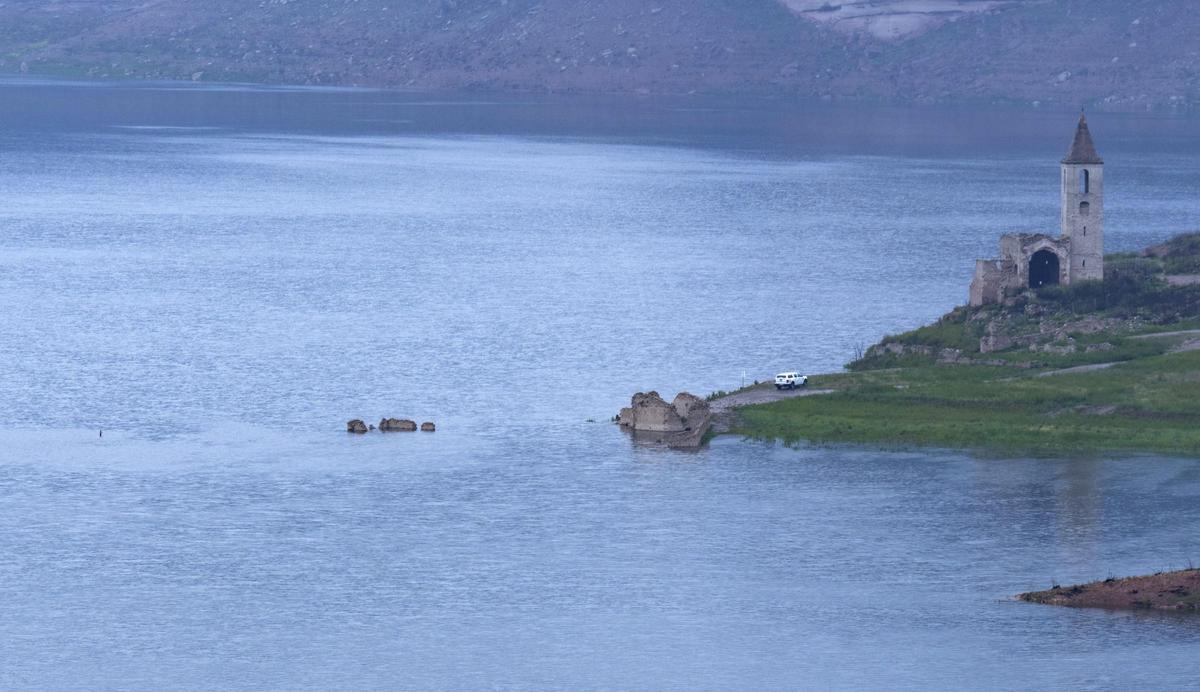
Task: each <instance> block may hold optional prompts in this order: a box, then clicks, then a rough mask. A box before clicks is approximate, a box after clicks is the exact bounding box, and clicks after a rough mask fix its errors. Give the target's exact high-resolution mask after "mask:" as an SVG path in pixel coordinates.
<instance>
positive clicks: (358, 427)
mask: <svg viewBox="0 0 1200 692" xmlns="http://www.w3.org/2000/svg"><path fill="white" fill-rule="evenodd" d="M346 432H348V433H354V434H355V435H365V434H367V424H366V423H364V422H362V421H360V420H358V419H357V418H355V419H354V420H352V421H350V422H349V423H346Z"/></svg>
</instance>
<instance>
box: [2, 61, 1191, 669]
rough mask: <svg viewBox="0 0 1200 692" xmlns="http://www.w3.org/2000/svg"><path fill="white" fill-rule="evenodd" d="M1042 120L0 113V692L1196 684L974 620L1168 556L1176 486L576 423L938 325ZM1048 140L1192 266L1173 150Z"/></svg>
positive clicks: (898, 112) (20, 92) (1179, 163)
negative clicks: (635, 398)
mask: <svg viewBox="0 0 1200 692" xmlns="http://www.w3.org/2000/svg"><path fill="white" fill-rule="evenodd" d="M1075 118H1076V116H1075V115H1074V114H1071V113H1042V112H1029V111H998V112H991V113H988V112H986V111H932V110H902V109H892V110H887V109H863V110H854V109H847V108H840V107H837V106H812V105H802V104H790V105H789V104H784V103H777V104H746V103H736V102H720V101H707V100H702V99H678V100H666V99H657V100H656V99H640V100H637V99H634V100H625V101H617V100H603V99H588V100H584V99H557V100H555V99H547V98H513V97H506V98H491V97H482V96H470V97H463V96H458V97H446V96H444V95H441V96H438V95H434V96H431V95H428V94H406V93H395V92H376V91H356V90H341V91H335V90H327V91H310V90H268V89H249V88H233V87H230V88H211V87H208V88H192V87H181V86H179V85H141V86H131V85H122V84H110V85H82V84H81V85H72V84H63V83H59V84H45V83H33V82H8V83H4V84H2V85H0V314H3V316H4V320H3V328H2V329H0V363H2V364H3V366H2V368H0V402H2V403H3V406H0V555H3V559H2V560H0V608H2V609H3V611H2V612H3V617H0V688H3V689H92V690H99V689H155V690H161V689H252V690H259V689H263V690H266V689H280V690H303V689H313V690H326V689H355V690H361V689H380V690H384V689H387V690H391V689H471V690H474V689H527V688H541V689H679V690H695V689H722V690H723V689H779V690H794V689H838V690H842V689H844V690H858V689H911V690H932V689H947V690H957V689H964V688H981V689H1014V690H1016V689H1050V688H1059V689H1068V688H1069V689H1097V690H1102V689H1131V688H1141V689H1156V690H1183V689H1195V685H1196V680H1197V679H1198V678H1200V656H1197V652H1198V651H1200V618H1184V617H1173V616H1170V615H1163V614H1147V613H1136V614H1134V613H1108V612H1099V611H1087V612H1083V611H1070V610H1064V609H1054V608H1046V607H1038V606H1031V605H1027V604H1020V603H1016V602H1013V601H1011V600H1009V598H1010V596H1012V595H1013V594H1015V593H1017V592H1020V591H1024V590H1029V589H1035V588H1046V587H1048V586H1049V585H1050V583H1051V582H1052V581H1054V580H1057V581H1059V582H1061V583H1073V582H1076V581H1081V580H1092V579H1095V578H1103V577H1106V576H1109V575H1127V574H1135V573H1143V572H1147V571H1155V570H1158V569H1165V568H1169V567H1176V568H1178V567H1183V566H1186V565H1187V564H1188V562H1189V560H1192V561H1200V463H1197V462H1196V461H1192V460H1179V459H1163V458H1109V459H1086V458H1085V459H1011V458H985V457H979V456H976V455H969V454H963V453H956V452H881V451H873V450H865V449H858V448H834V449H826V448H801V449H788V448H785V447H782V446H779V445H773V444H765V443H756V442H745V441H740V440H732V439H723V440H720V441H718V442H717V443H716V444H714V445H713V446H712V447H711V448H710V449H707V450H705V451H702V452H700V453H696V454H680V453H671V452H666V451H663V450H658V449H654V448H647V447H635V446H633V445H631V444H630V442H629V441H628V439H627V438H626V437H625V436H623V435H622V434H621V433H620V432H619V431H618V430H617V429H616V428H615V427H613V426H612V425H610V424H608V423H607V422H606V421H607V420H608V419H609V418H610V417H611V416H612V414H613V413H615V412H616V411H617V409H618V408H620V407H621V406H622V405H623V404H624V403H625V402H627V401H628V397H629V396H630V395H631V394H632V393H633V392H635V391H638V390H645V389H651V388H653V389H658V390H659V391H662V392H664V393H665V394H668V395H673V394H674V392H675V391H678V390H680V389H687V390H690V391H692V392H695V393H699V394H705V393H707V392H709V391H713V390H717V389H731V388H734V387H737V386H738V385H740V384H741V381H742V377H743V373H745V375H746V377H748V378H749V379H762V378H765V377H767V376H770V375H771V374H773V373H774V372H776V371H779V370H785V369H800V370H804V371H809V372H819V371H830V370H836V369H837V368H839V367H840V366H841V364H842V363H844V362H845V361H847V360H848V359H849V358H850V357H851V354H852V352H853V350H854V348H855V346H856V345H859V344H867V343H871V342H874V341H876V340H877V339H878V338H879V337H880V336H882V335H883V334H885V333H888V332H896V331H900V330H904V329H907V328H911V327H914V326H917V325H920V324H922V323H924V322H926V321H928V320H930V319H932V318H934V317H936V316H938V315H940V314H942V313H943V312H945V311H946V310H948V309H949V308H951V307H953V306H954V305H956V304H959V303H962V302H964V301H965V299H966V291H967V284H968V282H969V279H970V276H971V272H972V270H973V266H974V265H973V261H974V259H975V258H977V257H992V256H994V255H995V254H996V249H997V248H996V243H997V238H998V236H999V234H1000V233H1002V232H1008V231H1014V230H1021V231H1044V232H1055V233H1056V232H1057V218H1058V216H1057V213H1058V187H1057V186H1058V178H1059V173H1058V159H1059V158H1060V157H1061V156H1062V154H1063V153H1064V152H1065V150H1066V147H1067V145H1068V144H1069V140H1070V137H1071V135H1072V133H1073V127H1074V122H1075ZM1090 120H1091V124H1092V130H1093V133H1094V134H1095V136H1096V139H1097V144H1098V146H1099V148H1100V150H1101V153H1102V154H1103V155H1104V156H1105V158H1106V160H1107V162H1108V166H1107V176H1106V182H1107V186H1106V187H1107V193H1108V199H1107V213H1108V240H1109V249H1110V250H1120V249H1136V248H1140V247H1143V246H1145V245H1148V244H1151V243H1154V242H1157V241H1160V240H1162V239H1164V238H1166V237H1168V236H1169V235H1171V234H1173V233H1176V232H1180V231H1185V230H1194V229H1197V228H1200V194H1198V192H1200V121H1196V120H1186V119H1177V118H1172V117H1167V116H1157V115H1141V116H1128V115H1121V116H1117V115H1105V114H1095V115H1093V117H1091V118H1090ZM1198 395H1200V393H1198ZM385 415H386V416H395V417H408V418H416V419H417V420H434V421H437V422H438V424H439V432H437V433H436V434H434V435H392V436H383V435H370V436H366V437H361V438H358V437H356V438H351V437H348V436H347V435H346V434H345V433H344V432H343V431H344V425H345V421H346V420H347V419H349V418H353V417H362V418H366V419H368V420H378V419H379V418H380V417H382V416H385ZM591 421H599V422H591ZM100 429H103V430H104V436H103V438H100V437H99V432H98V431H99V430H100Z"/></svg>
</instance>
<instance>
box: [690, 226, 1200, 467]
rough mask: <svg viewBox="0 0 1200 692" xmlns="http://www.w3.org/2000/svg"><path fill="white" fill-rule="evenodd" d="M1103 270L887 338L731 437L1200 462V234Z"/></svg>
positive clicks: (745, 410) (746, 419) (766, 409)
mask: <svg viewBox="0 0 1200 692" xmlns="http://www.w3.org/2000/svg"><path fill="white" fill-rule="evenodd" d="M1105 263H1106V269H1105V276H1104V279H1103V280H1102V281H1085V282H1079V283H1076V284H1073V285H1070V286H1060V285H1050V286H1045V287H1042V288H1040V289H1037V290H1027V291H1023V292H1020V293H1016V294H1013V295H1010V296H1008V297H1007V298H1006V299H1004V300H1003V301H1002V302H999V303H997V304H991V305H985V306H980V307H967V306H964V307H959V308H956V309H955V310H953V311H951V312H950V313H949V314H947V315H945V316H944V317H942V318H941V319H940V320H938V321H937V322H936V323H934V324H931V325H928V326H925V327H921V328H919V329H916V330H913V331H910V332H906V333H903V334H897V335H894V336H887V337H884V338H883V339H882V340H881V341H880V342H879V343H878V344H876V345H874V346H872V347H870V348H869V349H865V351H864V353H863V354H862V356H861V357H860V358H858V359H856V360H854V361H853V362H851V363H849V364H848V365H847V367H846V369H847V371H846V372H843V373H837V374H827V375H817V376H813V377H812V378H811V379H810V386H811V387H812V388H813V389H816V390H825V391H826V392H828V393H827V394H826V395H825V396H818V397H797V398H789V399H786V400H781V401H774V402H769V403H762V404H751V405H746V406H735V407H733V411H734V420H733V421H732V423H731V424H730V425H729V427H728V431H729V432H730V433H733V434H739V435H744V436H747V437H752V438H761V439H779V440H783V441H785V442H789V443H796V442H801V441H804V442H813V443H859V444H872V445H883V446H889V447H916V446H937V447H948V448H966V449H997V450H1006V451H1016V452H1035V453H1056V454H1063V453H1080V452H1083V453H1097V452H1099V453H1103V452H1122V453H1151V452H1159V453H1169V454H1182V455H1188V456H1191V455H1198V456H1200V233H1195V234H1188V235H1182V236H1179V237H1176V238H1174V239H1172V240H1170V241H1168V242H1166V243H1163V244H1162V245H1157V246H1154V247H1151V248H1147V249H1146V250H1144V251H1142V252H1140V253H1123V254H1110V255H1107V256H1106V257H1105ZM764 387H770V385H759V386H757V387H756V388H751V389H761V388H764ZM744 395H745V392H744V391H743V392H737V393H735V394H734V396H739V397H740V396H744ZM721 405H722V400H721V399H720V398H718V399H716V400H715V401H714V402H713V406H714V407H718V406H721Z"/></svg>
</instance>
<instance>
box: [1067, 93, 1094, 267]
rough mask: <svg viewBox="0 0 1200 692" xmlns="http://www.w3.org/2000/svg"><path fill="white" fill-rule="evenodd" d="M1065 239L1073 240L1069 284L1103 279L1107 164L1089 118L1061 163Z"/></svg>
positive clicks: (1081, 119)
mask: <svg viewBox="0 0 1200 692" xmlns="http://www.w3.org/2000/svg"><path fill="white" fill-rule="evenodd" d="M1062 237H1063V238H1067V239H1070V260H1071V262H1070V264H1071V266H1070V269H1069V273H1068V274H1067V281H1066V283H1070V282H1074V281H1090V280H1101V279H1103V278H1104V160H1103V159H1101V158H1100V155H1099V154H1097V153H1096V145H1095V144H1094V143H1093V142H1092V133H1091V132H1090V131H1089V130H1088V124H1087V117H1086V116H1082V115H1081V116H1080V117H1079V127H1077V128H1076V130H1075V140H1074V141H1073V142H1072V143H1071V150H1070V151H1068V152H1067V156H1066V158H1064V159H1063V160H1062Z"/></svg>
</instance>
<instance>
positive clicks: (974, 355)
mask: <svg viewBox="0 0 1200 692" xmlns="http://www.w3.org/2000/svg"><path fill="white" fill-rule="evenodd" d="M1104 274H1105V276H1104V281H1089V282H1084V283H1079V284H1072V285H1070V286H1057V285H1056V286H1046V287H1044V288H1041V289H1038V290H1036V291H1032V290H1031V291H1025V292H1023V293H1019V294H1016V295H1011V296H1009V297H1008V298H1007V299H1006V300H1005V301H1004V302H1003V303H1001V304H999V305H987V306H984V307H980V308H971V307H960V308H957V309H955V310H954V311H952V312H950V313H949V314H947V315H946V316H944V317H943V318H942V319H940V320H938V321H937V322H936V323H934V324H932V325H929V326H926V327H921V328H920V329H916V330H914V331H911V332H907V333H904V334H899V335H896V336H889V337H886V338H884V339H883V340H882V341H881V342H880V343H879V344H877V345H875V346H872V347H871V348H870V349H868V350H867V351H866V353H865V354H863V357H862V358H859V359H858V360H856V361H855V362H854V363H851V364H850V366H849V367H850V368H851V369H852V370H874V369H880V368H889V367H896V366H912V365H917V366H919V365H927V364H932V363H935V362H936V363H939V364H955V365H962V364H987V365H1000V366H1016V367H1022V368H1038V367H1046V366H1052V365H1055V364H1058V365H1087V364H1088V363H1112V362H1115V361H1122V360H1129V359H1133V358H1140V357H1145V356H1147V355H1155V354H1157V353H1163V352H1166V351H1169V350H1171V349H1175V350H1197V349H1200V233H1192V234H1186V235H1181V236H1177V237H1175V238H1173V239H1171V240H1170V241H1168V242H1166V243H1164V244H1162V245H1156V246H1154V247H1150V248H1147V249H1146V250H1144V251H1142V252H1141V253H1138V254H1115V255H1108V256H1106V257H1105V269H1104ZM1154 334H1157V335H1161V336H1168V335H1170V336H1177V337H1178V338H1176V339H1174V340H1167V339H1160V338H1149V336H1150V335H1154Z"/></svg>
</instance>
